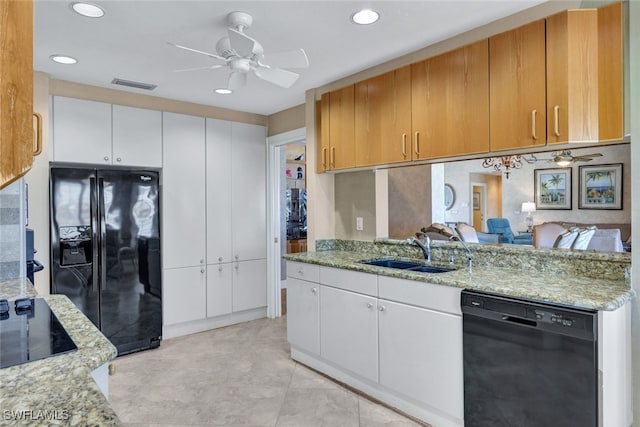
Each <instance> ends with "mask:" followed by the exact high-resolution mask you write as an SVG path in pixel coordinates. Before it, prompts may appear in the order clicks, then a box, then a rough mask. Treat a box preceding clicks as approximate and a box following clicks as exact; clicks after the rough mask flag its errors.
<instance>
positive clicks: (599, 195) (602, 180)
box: [578, 163, 622, 209]
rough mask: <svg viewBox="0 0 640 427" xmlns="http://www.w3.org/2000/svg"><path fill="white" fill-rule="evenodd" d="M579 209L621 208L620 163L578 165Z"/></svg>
mask: <svg viewBox="0 0 640 427" xmlns="http://www.w3.org/2000/svg"><path fill="white" fill-rule="evenodd" d="M578 207H579V208H580V209H622V163H616V164H612V165H593V166H580V197H579V199H578Z"/></svg>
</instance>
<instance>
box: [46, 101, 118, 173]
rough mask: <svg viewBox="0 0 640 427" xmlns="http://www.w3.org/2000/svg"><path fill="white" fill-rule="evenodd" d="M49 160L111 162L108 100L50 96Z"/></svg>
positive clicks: (109, 106)
mask: <svg viewBox="0 0 640 427" xmlns="http://www.w3.org/2000/svg"><path fill="white" fill-rule="evenodd" d="M53 160H54V161H56V162H73V163H93V164H103V165H105V164H106V165H110V164H111V104H105V103H104V102H95V101H86V100H83V99H74V98H64V97H60V96H56V97H54V98H53Z"/></svg>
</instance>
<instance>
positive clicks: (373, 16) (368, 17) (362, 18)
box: [351, 9, 380, 25]
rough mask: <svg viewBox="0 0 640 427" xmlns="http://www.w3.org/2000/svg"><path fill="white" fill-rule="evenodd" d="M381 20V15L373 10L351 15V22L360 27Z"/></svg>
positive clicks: (363, 10)
mask: <svg viewBox="0 0 640 427" xmlns="http://www.w3.org/2000/svg"><path fill="white" fill-rule="evenodd" d="M378 19H380V13H378V12H376V11H375V10H373V9H362V10H360V11H358V12H356V13H354V14H353V15H351V21H353V22H354V23H356V24H358V25H369V24H373V23H374V22H376V21H378Z"/></svg>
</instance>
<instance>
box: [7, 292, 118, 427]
mask: <svg viewBox="0 0 640 427" xmlns="http://www.w3.org/2000/svg"><path fill="white" fill-rule="evenodd" d="M0 295H2V297H3V298H7V299H10V300H13V299H16V298H22V297H29V298H35V297H37V296H38V295H37V294H36V292H35V290H34V289H33V286H32V285H31V283H30V282H29V281H28V280H27V279H19V280H12V281H5V282H0ZM42 298H44V299H45V300H46V301H47V303H48V304H49V306H50V307H51V309H52V310H53V312H54V313H55V314H56V316H57V317H58V320H60V323H61V324H62V325H63V326H64V328H65V329H66V330H67V332H68V333H69V335H70V336H71V338H72V339H73V341H74V342H75V343H76V346H77V347H78V349H77V350H76V351H73V352H71V353H67V354H63V355H59V356H53V357H49V358H46V359H42V360H36V361H33V362H29V363H25V364H22V365H16V366H11V367H8V368H3V369H0V410H1V411H2V413H1V414H0V425H28V426H49V425H66V426H119V425H121V423H120V420H119V419H118V417H117V416H116V414H115V412H114V411H113V409H112V408H111V406H110V405H109V402H108V401H107V399H105V397H104V395H103V394H102V392H101V391H100V389H99V388H98V386H97V385H96V383H95V382H94V381H93V378H92V376H91V372H92V371H93V370H94V369H96V368H98V367H100V366H102V365H103V364H105V363H107V362H109V361H110V360H112V359H114V358H115V357H116V355H117V350H116V348H115V347H114V346H113V345H112V344H111V342H109V340H108V339H107V338H105V337H104V335H102V333H101V332H100V331H99V330H98V329H97V328H96V327H95V326H94V325H93V323H91V321H90V320H89V319H87V317H86V316H85V315H84V314H82V313H81V312H80V311H79V310H78V308H76V306H75V305H74V304H73V303H72V302H71V301H70V300H69V299H68V298H67V297H66V296H64V295H46V296H42ZM52 418H53V419H52Z"/></svg>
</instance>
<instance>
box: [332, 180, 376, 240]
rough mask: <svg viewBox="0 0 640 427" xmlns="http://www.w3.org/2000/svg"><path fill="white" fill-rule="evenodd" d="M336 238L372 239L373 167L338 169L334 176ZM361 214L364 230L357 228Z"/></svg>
mask: <svg viewBox="0 0 640 427" xmlns="http://www.w3.org/2000/svg"><path fill="white" fill-rule="evenodd" d="M335 200H336V202H335V212H336V213H335V215H336V238H337V239H350V240H373V239H374V238H375V237H376V190H375V174H374V173H373V171H363V172H351V173H341V174H338V175H336V177H335ZM356 217H362V219H363V225H364V227H363V230H362V231H358V230H356Z"/></svg>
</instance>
